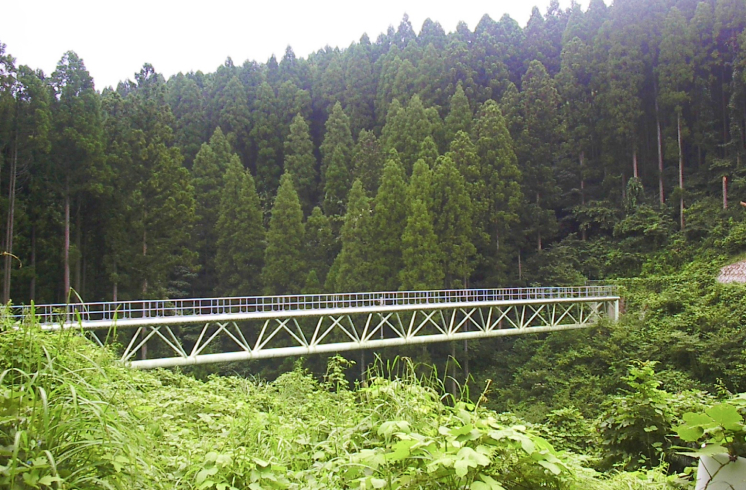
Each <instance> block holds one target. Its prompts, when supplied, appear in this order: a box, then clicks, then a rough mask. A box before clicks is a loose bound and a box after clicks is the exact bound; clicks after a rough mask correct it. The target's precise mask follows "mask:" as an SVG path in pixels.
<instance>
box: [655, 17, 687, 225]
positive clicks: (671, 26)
mask: <svg viewBox="0 0 746 490" xmlns="http://www.w3.org/2000/svg"><path fill="white" fill-rule="evenodd" d="M693 56H694V46H693V45H692V38H691V35H690V31H689V29H688V26H687V23H686V18H685V17H684V15H683V14H682V13H681V12H680V11H679V9H677V8H676V7H673V8H672V9H671V10H670V11H669V13H668V15H667V16H666V21H665V23H664V26H663V39H662V40H661V44H660V55H659V60H660V65H659V68H658V80H659V81H658V84H659V87H660V99H661V103H662V105H663V107H664V109H665V110H666V111H667V112H669V113H670V114H671V117H670V119H671V124H670V126H671V127H672V128H675V132H674V134H673V135H672V136H673V138H672V139H674V141H675V143H674V144H672V145H670V146H672V147H674V148H676V150H675V152H671V153H674V154H676V155H677V156H678V164H679V179H678V181H679V188H680V192H679V225H680V227H681V229H683V228H684V149H683V145H684V141H683V139H684V136H685V133H688V130H687V127H686V122H685V120H684V117H683V113H684V109H685V108H686V107H687V106H688V102H689V93H690V90H691V84H692V81H693V79H694V70H693V69H692V65H691V60H692V58H693Z"/></svg>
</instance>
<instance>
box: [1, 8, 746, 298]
mask: <svg viewBox="0 0 746 490" xmlns="http://www.w3.org/2000/svg"><path fill="white" fill-rule="evenodd" d="M745 26H746V6H745V5H744V3H743V2H742V1H741V0H706V1H701V2H697V1H694V0H659V1H654V2H651V1H647V0H646V1H640V0H619V1H616V2H614V3H613V5H610V6H607V5H605V4H604V2H603V0H593V1H591V2H590V5H589V7H588V8H587V9H586V10H583V9H582V8H581V7H580V6H579V5H578V4H576V3H574V4H573V5H572V6H570V7H569V8H568V9H566V10H563V9H561V8H559V4H558V2H557V1H553V2H552V3H551V4H550V6H549V7H548V9H547V11H546V12H545V13H544V14H542V13H541V12H539V10H538V9H534V11H533V14H532V16H531V18H530V19H529V21H528V23H527V25H526V26H525V27H523V28H522V27H521V26H519V25H518V24H517V23H516V22H515V21H514V20H513V19H511V18H510V17H508V16H504V17H502V18H501V19H499V20H497V21H495V20H493V19H491V18H490V17H488V16H485V17H483V18H482V20H481V21H480V22H479V23H478V24H477V26H476V27H475V28H474V30H473V31H471V30H469V29H468V28H467V27H466V25H464V24H463V23H462V24H460V25H459V26H458V27H457V29H456V30H455V31H454V32H450V33H446V32H445V31H444V30H443V29H442V27H441V26H440V25H439V24H438V23H437V22H433V21H431V20H427V21H425V23H424V24H423V26H422V28H421V29H420V32H419V33H416V31H415V29H414V28H413V26H412V25H411V24H410V22H409V20H408V18H407V17H406V16H405V17H404V19H403V20H402V22H401V24H400V25H399V27H398V28H397V29H394V28H390V29H389V30H388V31H387V32H386V33H384V34H381V35H380V36H378V37H377V39H376V40H375V41H372V40H371V39H369V37H368V36H367V35H363V36H362V37H361V39H360V41H359V42H356V43H353V44H352V45H351V46H349V47H348V48H346V49H336V48H334V49H332V48H325V49H323V50H320V51H318V52H316V53H313V54H311V55H310V56H308V57H307V58H298V57H296V56H295V54H294V53H293V51H292V49H291V48H288V49H287V51H286V52H285V54H284V55H283V56H282V57H281V59H279V60H278V59H277V58H275V57H272V58H270V59H269V60H268V61H267V62H266V63H257V62H254V61H246V62H245V63H243V64H242V65H236V64H234V63H233V61H232V60H230V59H228V60H226V62H225V64H224V65H223V66H220V67H218V68H217V70H216V71H215V72H212V73H202V72H197V73H187V74H181V73H180V74H178V75H176V76H173V77H172V78H170V79H169V80H164V78H163V77H162V76H161V75H159V74H158V73H157V72H156V71H155V70H154V68H153V67H152V66H150V65H145V66H144V67H143V69H142V70H141V72H140V73H137V74H135V77H134V81H132V80H126V81H124V82H122V83H120V84H119V85H118V86H117V87H116V88H105V89H103V90H102V91H97V90H96V89H95V86H94V81H93V79H92V78H91V76H90V75H89V73H88V72H87V70H86V67H85V64H84V62H83V60H82V59H81V58H80V57H79V56H78V55H77V54H75V53H73V52H68V53H65V54H64V55H63V57H62V59H61V60H60V62H59V64H58V66H57V68H56V70H55V71H54V73H52V74H51V75H48V74H44V73H41V72H40V71H34V70H33V69H31V68H29V67H25V66H20V67H17V66H15V63H14V59H13V57H12V56H11V55H10V54H8V53H6V52H5V50H4V47H0V184H1V187H2V195H3V198H2V199H1V200H0V208H1V209H0V211H2V213H3V216H4V217H5V219H4V222H5V227H4V229H5V233H4V234H3V237H4V238H3V242H2V249H3V250H4V251H5V252H8V253H12V254H13V255H14V256H16V257H18V260H16V259H14V258H13V256H11V255H6V256H5V257H4V258H5V261H4V266H3V269H4V280H3V297H4V300H5V301H7V300H8V299H12V300H13V301H14V302H16V303H27V302H29V301H30V300H32V299H33V300H35V301H36V302H37V303H39V302H55V301H59V300H64V299H66V298H67V297H68V295H70V294H71V292H70V291H71V290H70V288H72V289H74V290H75V292H77V294H79V295H80V296H81V297H82V298H84V299H85V300H89V301H91V300H110V299H114V298H117V299H132V298H138V297H143V296H145V297H165V296H168V297H183V296H210V295H216V294H225V293H228V292H230V293H231V294H243V295H251V294H260V293H262V292H270V291H276V292H280V291H292V292H299V291H301V290H307V291H310V290H313V291H322V290H340V288H349V287H352V286H353V285H354V287H355V288H362V289H378V288H385V289H400V288H413V287H448V288H450V287H463V286H465V285H471V286H485V287H492V286H506V285H526V284H531V283H545V284H552V285H556V284H568V283H578V282H580V281H582V280H583V279H584V278H585V279H587V278H591V279H599V278H608V277H630V276H634V275H637V274H638V273H639V272H640V271H641V267H642V264H643V263H644V262H645V261H646V257H648V256H649V255H650V254H651V253H655V252H656V251H657V250H660V249H661V248H662V247H665V246H666V245H667V244H669V243H671V241H672V240H679V241H680V242H681V241H683V242H687V243H690V242H694V243H696V242H698V241H700V240H701V239H702V238H703V237H705V236H706V235H707V234H708V232H709V230H710V229H711V227H712V223H713V219H719V218H721V217H723V216H725V217H727V216H732V217H733V219H734V220H735V222H734V224H739V223H740V222H741V220H742V217H741V216H740V215H741V213H739V212H737V211H734V210H733V205H732V202H730V201H728V197H727V194H728V193H729V194H730V195H735V196H736V199H737V200H740V197H741V196H740V194H741V193H742V192H743V190H744V189H743V182H744V180H743V168H744V166H743V164H742V161H743V158H744V156H745V155H746V132H745V131H744V128H745V127H746V123H744V121H745V120H746V78H744V76H746V75H745V73H746V72H745V71H744V67H746V54H745V53H746V51H745V50H744V49H745V48H744V43H746V34H744V27H745ZM0 46H1V45H0ZM236 161H237V162H238V163H239V164H240V165H241V166H242V167H243V168H245V169H247V170H248V171H249V172H250V173H251V177H252V180H253V185H252V183H251V182H249V180H248V179H247V177H248V176H240V175H239V174H238V173H237V171H236V166H235V163H234V162H236ZM389 162H391V163H389ZM392 165H399V166H400V169H395V168H393V167H392ZM286 173H287V174H288V175H289V176H291V178H289V179H286V180H288V181H287V182H286V183H285V184H284V186H280V183H281V180H282V179H281V176H282V175H283V174H286ZM357 180H359V181H360V183H361V184H362V190H363V191H364V192H365V194H366V197H367V199H368V205H369V207H370V211H369V213H370V214H371V217H370V219H369V220H367V219H366V220H365V221H370V223H368V224H366V225H365V226H369V227H370V231H367V232H366V231H363V230H362V229H360V230H357V229H355V230H353V229H352V228H351V225H350V223H352V221H353V219H352V218H351V217H348V216H346V215H347V214H348V212H352V213H354V214H356V213H359V212H360V209H359V206H358V204H360V203H362V201H361V196H360V195H359V193H358V192H357V191H355V190H354V189H353V183H354V182H355V181H357ZM425 180H427V181H428V183H427V185H425V184H424V182H425ZM283 182H285V181H284V180H283ZM291 184H292V187H293V191H292V194H296V195H297V198H296V199H297V201H298V202H299V203H300V209H301V213H302V216H301V221H302V222H303V223H302V224H303V225H305V227H306V232H307V233H308V228H310V226H309V224H308V223H309V222H311V221H313V222H315V223H316V224H314V225H313V226H318V223H320V222H321V221H320V220H322V219H325V220H327V221H328V223H329V227H330V228H329V229H330V231H331V236H330V237H329V238H330V241H328V239H327V238H324V240H327V241H328V244H327V245H328V247H327V248H325V249H324V250H323V251H318V250H316V248H314V247H301V248H295V249H294V250H293V254H294V255H293V257H294V258H293V260H294V261H296V263H294V264H293V267H292V268H291V269H289V270H287V271H279V270H277V266H276V261H277V260H279V259H282V260H285V259H286V258H287V257H285V256H284V255H283V254H284V252H281V251H280V250H279V249H278V247H280V245H281V244H280V243H279V242H278V241H277V240H278V238H277V236H276V235H277V230H285V232H288V233H291V230H294V231H292V233H300V229H301V225H300V224H299V223H297V219H298V214H297V213H295V212H294V213H291V214H292V216H291V214H287V213H286V212H285V211H283V213H284V214H282V216H275V214H276V213H275V211H278V210H287V203H286V202H284V201H285V198H282V199H281V198H279V197H277V193H278V190H282V189H283V188H284V191H283V192H285V193H286V196H289V195H290V194H291V192H290V189H287V187H288V186H290V185H291ZM252 186H253V187H254V190H251V187H252ZM425 187H429V189H426V188H425ZM403 188H409V189H408V190H405V189H403ZM237 192H241V193H246V196H245V197H243V198H240V199H239V198H237V197H231V196H236V193H237ZM254 192H255V193H256V196H254V194H253V193H254ZM351 192H352V193H353V194H354V197H355V200H354V202H353V204H355V206H349V205H348V201H349V200H350V197H349V196H350V193H351ZM415 194H416V196H415V197H414V198H413V197H411V196H412V195H415ZM257 197H258V199H257ZM275 201H283V202H277V203H276V202H275ZM728 204H730V205H728ZM726 205H728V206H727V209H725V208H726ZM316 207H318V208H319V212H321V214H323V218H322V217H321V216H320V215H319V214H318V212H317V214H316V215H312V212H313V210H314V208H316ZM257 213H259V214H257ZM729 213H731V214H730V215H729ZM237 216H245V217H246V220H245V222H243V223H242V225H241V226H242V229H241V230H240V236H239V233H238V231H239V230H238V229H234V230H229V229H227V228H226V220H232V219H236V217H237ZM258 216H261V217H262V219H261V220H260V221H257V217H258ZM221 218H222V224H220V223H221V221H220V219H221ZM285 219H288V220H291V221H292V222H288V223H282V222H281V221H283V220H285ZM345 223H347V225H345ZM324 226H326V225H324ZM273 230H274V231H273ZM345 230H346V231H345ZM314 233H315V232H314ZM324 233H326V232H324ZM354 233H358V234H360V233H362V234H363V235H365V234H366V233H367V234H368V236H367V237H358V238H354V237H353V236H352V234H354ZM265 234H266V240H265V238H264V237H265ZM345 236H346V238H345ZM285 238H286V239H287V240H289V242H288V244H287V245H289V247H288V248H291V246H290V241H292V242H293V243H295V242H297V241H302V238H301V237H300V236H293V237H285ZM350 240H353V241H354V243H355V244H354V247H353V244H352V242H350ZM343 242H347V245H346V246H345V244H344V243H343ZM729 246H735V247H736V248H737V247H738V246H739V245H738V244H737V242H732V243H729ZM292 247H295V245H292ZM351 247H353V248H354V251H353V249H352V248H351ZM278 254H279V255H278ZM588 255H592V256H593V257H594V258H598V257H603V260H594V261H588V260H586V257H587V256H588ZM19 261H20V263H21V264H23V267H19ZM361 261H368V263H365V264H363V263H360V262H361ZM558 263H561V264H562V265H561V266H558ZM568 265H569V266H568ZM418 268H419V270H418ZM263 269H264V270H263ZM340 269H341V270H343V271H365V272H364V277H357V278H355V279H350V280H349V281H351V282H349V281H348V279H342V280H339V276H338V271H339V270H340ZM226 271H234V273H233V274H229V273H227V272H226ZM237 271H242V272H241V274H244V275H246V274H250V275H251V279H239V278H238V277H236V274H235V272H237ZM257 271H259V272H257ZM329 271H331V272H332V276H331V277H330V280H327V273H328V272H329ZM281 273H285V274H286V275H287V276H288V277H284V278H282V279H280V278H279V276H278V274H281ZM275 281H281V282H282V284H279V283H275ZM346 281H347V282H346Z"/></svg>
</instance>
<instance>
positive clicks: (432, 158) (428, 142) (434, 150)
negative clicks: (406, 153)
mask: <svg viewBox="0 0 746 490" xmlns="http://www.w3.org/2000/svg"><path fill="white" fill-rule="evenodd" d="M439 156H440V153H438V145H436V144H435V140H434V139H433V137H432V136H428V137H427V138H425V139H424V140H423V141H422V144H421V145H420V154H419V157H418V159H420V160H423V161H424V162H425V163H426V164H427V166H428V167H430V168H431V169H432V168H435V162H436V161H437V160H438V157H439Z"/></svg>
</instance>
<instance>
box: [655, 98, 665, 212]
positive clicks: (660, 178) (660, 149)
mask: <svg viewBox="0 0 746 490" xmlns="http://www.w3.org/2000/svg"><path fill="white" fill-rule="evenodd" d="M655 125H656V127H657V129H658V197H659V199H660V203H661V206H663V205H664V204H665V203H666V198H665V196H664V194H663V138H662V136H661V121H660V119H659V118H658V98H657V97H656V98H655Z"/></svg>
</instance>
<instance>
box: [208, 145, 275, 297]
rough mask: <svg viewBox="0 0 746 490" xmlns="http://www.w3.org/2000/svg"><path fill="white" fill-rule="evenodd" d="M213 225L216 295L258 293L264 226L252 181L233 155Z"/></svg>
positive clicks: (262, 257) (262, 259) (259, 290)
mask: <svg viewBox="0 0 746 490" xmlns="http://www.w3.org/2000/svg"><path fill="white" fill-rule="evenodd" d="M222 187H223V188H222V195H221V198H220V208H219V212H218V219H217V223H216V225H215V234H216V237H217V240H216V247H215V248H216V255H215V263H216V269H217V272H218V274H219V276H218V278H219V279H218V283H217V287H216V292H217V293H218V294H219V295H223V296H250V295H256V294H260V293H261V292H262V288H261V281H260V279H261V272H262V263H263V261H264V225H263V223H262V211H261V206H260V203H259V196H258V195H257V193H256V187H255V186H254V178H253V177H252V176H251V174H250V173H249V171H248V170H245V169H244V168H243V165H241V161H240V160H239V159H238V156H236V155H233V156H232V157H231V159H230V161H229V163H228V165H227V169H226V172H225V181H224V184H223V186H222Z"/></svg>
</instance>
